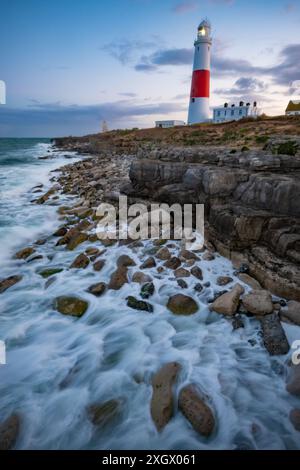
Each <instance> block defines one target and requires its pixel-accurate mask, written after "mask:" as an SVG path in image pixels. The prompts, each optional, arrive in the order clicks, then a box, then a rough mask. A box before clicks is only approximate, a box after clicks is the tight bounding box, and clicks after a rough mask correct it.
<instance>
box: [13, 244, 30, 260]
mask: <svg viewBox="0 0 300 470" xmlns="http://www.w3.org/2000/svg"><path fill="white" fill-rule="evenodd" d="M33 253H35V249H34V248H32V246H28V247H26V248H23V249H22V250H20V251H18V252H17V253H16V254H15V258H17V259H26V258H28V257H29V256H30V255H32V254H33Z"/></svg>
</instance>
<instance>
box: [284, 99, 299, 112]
mask: <svg viewBox="0 0 300 470" xmlns="http://www.w3.org/2000/svg"><path fill="white" fill-rule="evenodd" d="M285 111H286V112H287V111H300V101H295V100H293V101H292V100H291V101H290V102H289V104H288V106H287V108H286V110H285Z"/></svg>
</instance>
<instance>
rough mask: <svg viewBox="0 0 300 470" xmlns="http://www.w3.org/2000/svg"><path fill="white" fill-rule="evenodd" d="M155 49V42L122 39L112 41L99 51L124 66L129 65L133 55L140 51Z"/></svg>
mask: <svg viewBox="0 0 300 470" xmlns="http://www.w3.org/2000/svg"><path fill="white" fill-rule="evenodd" d="M155 47H157V41H155V40H153V41H142V40H134V41H131V40H129V39H122V40H120V41H112V42H110V43H109V44H105V45H104V46H102V47H101V50H103V51H105V52H107V53H108V54H109V55H111V56H112V57H113V58H114V59H116V60H118V61H119V62H121V64H123V65H126V64H128V63H130V62H131V61H132V60H133V58H134V56H135V54H136V53H138V52H140V51H141V50H147V49H154V48H155Z"/></svg>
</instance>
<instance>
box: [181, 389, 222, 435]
mask: <svg viewBox="0 0 300 470" xmlns="http://www.w3.org/2000/svg"><path fill="white" fill-rule="evenodd" d="M178 407H179V409H180V410H181V412H182V414H183V415H184V416H185V417H186V419H187V420H188V421H189V422H190V423H191V425H192V426H193V428H194V429H195V431H196V432H198V433H199V434H201V435H202V436H205V437H209V436H210V435H211V434H212V433H213V430H214V427H215V418H214V415H213V412H212V410H211V409H210V407H209V406H208V405H207V404H206V403H205V401H204V400H203V399H202V397H201V396H200V394H199V392H198V391H197V388H196V387H195V386H194V385H187V386H185V387H184V388H182V389H181V391H180V393H179V399H178Z"/></svg>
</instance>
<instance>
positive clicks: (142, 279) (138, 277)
mask: <svg viewBox="0 0 300 470" xmlns="http://www.w3.org/2000/svg"><path fill="white" fill-rule="evenodd" d="M132 281H133V282H138V283H139V284H145V283H146V282H151V281H152V277H151V276H149V275H148V274H145V273H143V272H142V271H136V272H135V273H134V274H133V276H132Z"/></svg>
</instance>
